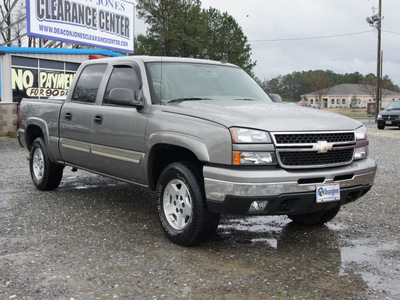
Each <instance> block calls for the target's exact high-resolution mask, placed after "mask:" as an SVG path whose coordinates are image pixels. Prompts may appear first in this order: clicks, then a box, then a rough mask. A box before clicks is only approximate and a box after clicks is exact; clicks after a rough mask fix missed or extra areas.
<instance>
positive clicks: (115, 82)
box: [103, 66, 141, 104]
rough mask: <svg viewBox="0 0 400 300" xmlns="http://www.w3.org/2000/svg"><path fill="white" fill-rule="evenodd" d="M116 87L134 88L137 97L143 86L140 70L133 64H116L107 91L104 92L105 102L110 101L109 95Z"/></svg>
mask: <svg viewBox="0 0 400 300" xmlns="http://www.w3.org/2000/svg"><path fill="white" fill-rule="evenodd" d="M114 88H125V89H131V90H134V92H135V95H136V97H137V95H138V94H139V91H140V88H141V80H140V76H139V74H138V72H136V70H135V69H134V68H132V67H131V66H115V67H114V69H113V71H112V73H111V76H110V80H109V81H108V84H107V88H106V92H105V93H104V99H103V104H108V103H110V102H109V98H108V96H109V94H110V92H111V90H112V89H114Z"/></svg>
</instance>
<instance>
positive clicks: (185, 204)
mask: <svg viewBox="0 0 400 300" xmlns="http://www.w3.org/2000/svg"><path fill="white" fill-rule="evenodd" d="M163 208H164V213H165V217H166V219H167V222H168V224H169V225H170V226H171V227H172V228H174V229H176V230H184V229H185V228H186V227H187V226H188V225H189V224H190V222H191V220H192V217H193V209H192V198H191V196H190V192H189V189H188V188H187V186H186V184H185V183H184V182H183V181H182V180H179V179H174V180H171V181H170V182H169V183H168V184H167V186H166V187H165V190H164V197H163Z"/></svg>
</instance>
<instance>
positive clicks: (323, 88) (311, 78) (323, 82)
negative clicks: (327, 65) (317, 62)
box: [305, 70, 333, 109]
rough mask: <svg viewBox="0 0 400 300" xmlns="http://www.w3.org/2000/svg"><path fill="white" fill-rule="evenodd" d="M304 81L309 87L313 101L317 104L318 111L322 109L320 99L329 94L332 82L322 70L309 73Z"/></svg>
mask: <svg viewBox="0 0 400 300" xmlns="http://www.w3.org/2000/svg"><path fill="white" fill-rule="evenodd" d="M305 80H306V81H307V83H308V85H309V86H310V88H311V90H312V93H313V94H314V98H315V100H316V101H317V102H318V109H321V107H322V99H323V98H324V96H326V95H328V94H329V91H330V88H331V87H332V85H333V82H332V80H331V78H330V77H329V75H328V74H327V72H324V71H322V70H317V71H309V72H308V74H307V75H306V76H305Z"/></svg>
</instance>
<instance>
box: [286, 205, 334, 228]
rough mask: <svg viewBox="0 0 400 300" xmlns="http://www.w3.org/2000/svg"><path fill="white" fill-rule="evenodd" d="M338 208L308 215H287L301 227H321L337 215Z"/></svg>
mask: <svg viewBox="0 0 400 300" xmlns="http://www.w3.org/2000/svg"><path fill="white" fill-rule="evenodd" d="M339 210H340V207H336V208H332V209H329V210H325V211H318V212H314V213H309V214H301V215H288V217H289V218H290V219H291V220H292V221H294V222H296V223H299V224H303V225H322V224H324V223H326V222H329V221H330V220H332V219H333V218H334V217H336V215H337V214H338V212H339Z"/></svg>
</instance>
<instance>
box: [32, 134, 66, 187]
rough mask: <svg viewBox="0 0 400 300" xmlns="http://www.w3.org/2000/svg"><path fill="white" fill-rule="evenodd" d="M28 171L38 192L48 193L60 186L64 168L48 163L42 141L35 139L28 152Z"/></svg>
mask: <svg viewBox="0 0 400 300" xmlns="http://www.w3.org/2000/svg"><path fill="white" fill-rule="evenodd" d="M29 169H30V172H31V177H32V181H33V184H34V185H35V186H36V187H37V188H38V189H39V190H42V191H48V190H54V189H56V188H57V187H58V186H59V185H60V182H61V178H62V175H63V169H64V166H62V165H57V164H54V163H52V162H51V161H50V158H49V154H48V152H47V149H46V145H45V143H44V141H43V139H42V138H37V139H36V140H35V141H34V142H33V144H32V147H31V150H30V155H29Z"/></svg>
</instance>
